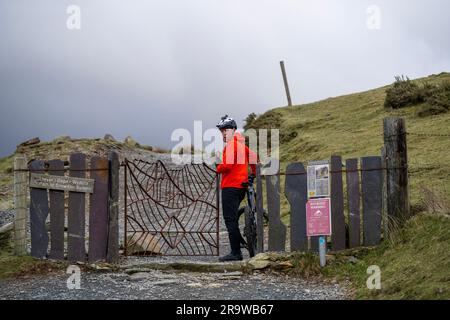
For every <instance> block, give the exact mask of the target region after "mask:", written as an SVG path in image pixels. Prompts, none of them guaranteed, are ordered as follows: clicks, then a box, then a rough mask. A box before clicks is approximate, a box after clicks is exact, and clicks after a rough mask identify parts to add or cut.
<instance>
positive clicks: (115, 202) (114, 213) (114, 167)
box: [106, 151, 120, 263]
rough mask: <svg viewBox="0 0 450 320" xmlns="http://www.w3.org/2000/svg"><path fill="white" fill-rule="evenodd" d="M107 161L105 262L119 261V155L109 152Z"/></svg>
mask: <svg viewBox="0 0 450 320" xmlns="http://www.w3.org/2000/svg"><path fill="white" fill-rule="evenodd" d="M108 159H109V201H108V203H109V208H108V248H107V253H106V260H107V261H108V262H110V263H117V262H118V261H119V169H120V163H119V155H118V154H117V152H114V151H111V152H110V153H109V155H108Z"/></svg>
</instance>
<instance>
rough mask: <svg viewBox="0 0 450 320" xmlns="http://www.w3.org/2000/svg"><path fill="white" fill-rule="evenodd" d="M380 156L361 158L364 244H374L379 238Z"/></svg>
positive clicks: (380, 199) (380, 202) (380, 203)
mask: <svg viewBox="0 0 450 320" xmlns="http://www.w3.org/2000/svg"><path fill="white" fill-rule="evenodd" d="M381 168H382V167H381V157H364V158H361V170H362V174H361V191H362V204H363V234H364V246H376V245H378V244H379V243H380V238H381V210H382V197H381V195H382V169H381Z"/></svg>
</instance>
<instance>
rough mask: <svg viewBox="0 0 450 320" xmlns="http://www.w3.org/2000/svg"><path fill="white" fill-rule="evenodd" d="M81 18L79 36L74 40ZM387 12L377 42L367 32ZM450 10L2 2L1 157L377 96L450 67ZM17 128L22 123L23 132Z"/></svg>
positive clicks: (158, 137)
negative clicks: (46, 142) (34, 145)
mask: <svg viewBox="0 0 450 320" xmlns="http://www.w3.org/2000/svg"><path fill="white" fill-rule="evenodd" d="M69 4H76V5H79V6H80V7H81V18H82V20H81V21H82V29H81V30H80V31H69V30H67V29H66V19H67V14H66V8H67V6H68V5H69ZM369 5H378V6H379V8H380V9H381V13H382V28H381V30H379V31H373V30H368V29H367V27H366V20H367V14H366V9H367V7H368V6H369ZM449 9H450V3H448V1H445V0H431V1H427V2H424V1H420V0H414V1H406V0H399V1H387V0H383V1H366V0H363V1H360V0H353V1H351V0H347V1H338V0H335V1H332V0H318V1H301V0H295V1H294V0H283V1H280V0H278V1H275V0H272V1H268V0H266V1H264V0H263V1H261V0H247V1H241V0H240V1H237V0H190V1H182V0H179V1H174V0H172V1H156V0H155V1H144V0H142V1H140V0H130V1H118V0H115V1H111V0H108V1H106V0H97V1H86V0H84V1H81V0H74V1H73V0H72V1H50V0H43V1H39V2H37V1H31V0H29V1H24V0H15V1H7V0H0V108H1V111H2V117H1V120H0V156H4V155H7V154H9V153H11V152H12V151H13V150H14V147H15V145H17V144H18V143H19V142H20V141H21V140H24V139H27V138H30V137H32V136H40V137H41V138H43V139H52V138H54V137H55V136H57V135H61V134H68V135H71V136H74V137H91V136H92V137H101V136H103V134H104V133H106V132H108V133H112V134H113V135H114V136H116V137H118V138H124V137H125V136H126V135H129V134H131V135H132V136H134V137H135V138H136V139H137V140H138V141H140V142H142V143H145V144H150V145H158V146H162V147H170V146H172V145H173V144H174V143H171V142H170V134H171V132H172V130H173V129H175V128H182V127H184V128H187V129H190V130H191V129H192V127H193V121H194V120H203V121H204V127H212V126H214V124H215V123H216V122H217V120H218V118H220V116H221V115H223V114H225V113H228V114H230V115H233V116H234V117H235V118H236V119H237V120H239V121H240V122H241V124H242V120H243V119H244V118H245V116H246V115H247V114H249V113H250V112H256V113H262V112H264V111H266V110H267V109H268V108H272V107H277V106H282V105H285V104H286V99H285V96H284V89H283V84H282V80H281V75H280V70H279V64H278V63H279V61H280V60H285V61H286V66H287V72H288V77H289V83H290V86H291V91H292V96H293V100H294V102H295V103H305V102H311V101H315V100H318V99H323V98H327V97H329V96H337V95H340V94H345V93H350V92H355V91H361V90H366V89H371V88H373V87H376V86H381V85H384V84H386V83H389V82H391V81H392V80H393V76H394V75H397V74H407V75H409V76H411V77H419V76H426V75H428V74H431V73H438V72H441V71H448V70H449V69H450V68H449V67H450V58H449V57H450V55H449V52H450V47H449V46H450V43H449V42H448V41H446V39H447V38H448V37H449V30H450V21H449V20H448V19H447V18H446V15H447V13H448V12H449ZM16 123H22V125H21V126H17V125H16Z"/></svg>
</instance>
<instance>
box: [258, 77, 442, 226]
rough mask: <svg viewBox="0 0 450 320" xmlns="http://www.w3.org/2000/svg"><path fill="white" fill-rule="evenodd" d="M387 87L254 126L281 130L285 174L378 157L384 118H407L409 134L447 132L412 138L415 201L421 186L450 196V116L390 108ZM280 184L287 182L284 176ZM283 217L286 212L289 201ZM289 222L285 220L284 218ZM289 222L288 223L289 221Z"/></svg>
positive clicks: (271, 116) (275, 114) (269, 117)
mask: <svg viewBox="0 0 450 320" xmlns="http://www.w3.org/2000/svg"><path fill="white" fill-rule="evenodd" d="M444 80H447V81H450V73H441V74H439V75H432V76H430V77H427V78H423V79H418V80H414V81H415V82H417V83H423V82H429V83H431V84H434V83H435V84H438V83H441V82H442V81H444ZM388 87H389V86H386V87H382V88H378V89H374V90H370V91H366V92H361V93H355V94H350V95H345V96H340V97H336V98H329V99H326V100H323V101H319V102H315V103H310V104H305V105H300V106H293V107H282V108H277V109H272V110H270V111H268V112H266V113H264V114H263V115H261V116H259V117H258V118H257V119H256V121H255V122H254V126H255V127H261V128H263V127H266V128H279V129H280V144H281V146H280V149H281V150H280V159H281V170H282V171H284V170H285V168H286V166H287V164H289V163H291V162H296V161H300V162H303V163H306V162H307V161H310V160H323V159H329V158H330V157H331V156H332V155H341V156H342V157H343V159H348V158H353V157H356V158H359V157H363V156H372V155H380V149H381V147H382V146H383V119H384V118H385V117H388V116H400V117H404V118H405V119H406V127H407V131H408V132H410V133H430V134H448V135H449V136H448V137H427V136H416V135H408V137H407V141H408V158H409V168H410V169H409V171H410V186H411V202H412V204H417V203H419V202H420V201H421V199H422V191H421V187H422V186H426V187H429V188H431V189H435V190H436V191H438V192H440V193H443V194H445V195H447V196H450V179H449V178H450V152H449V151H448V150H450V113H447V114H441V115H437V116H429V117H424V118H420V117H418V116H417V112H418V111H419V110H420V109H421V108H422V107H423V106H422V105H416V106H412V107H408V108H404V109H399V110H386V109H385V108H384V100H385V97H386V89H387V88H388ZM281 182H282V184H281V185H282V186H283V185H284V179H283V178H282V181H281ZM282 212H283V215H286V214H288V213H289V212H288V206H287V205H286V200H284V202H283V204H282ZM284 220H286V219H284ZM285 222H287V220H286V221H285Z"/></svg>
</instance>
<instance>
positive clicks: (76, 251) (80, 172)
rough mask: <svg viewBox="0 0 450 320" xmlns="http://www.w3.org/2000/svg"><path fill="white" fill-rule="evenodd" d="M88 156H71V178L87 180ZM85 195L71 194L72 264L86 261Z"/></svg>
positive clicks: (69, 225)
mask: <svg viewBox="0 0 450 320" xmlns="http://www.w3.org/2000/svg"><path fill="white" fill-rule="evenodd" d="M85 170H86V156H85V155H84V154H82V153H74V154H72V155H70V176H71V177H77V178H85V176H86V171H85ZM85 202H86V201H85V194H84V193H81V192H69V213H68V242H67V251H68V253H67V259H68V260H69V261H72V262H76V261H83V262H84V261H85V260H86V245H85V219H86V218H85Z"/></svg>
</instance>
